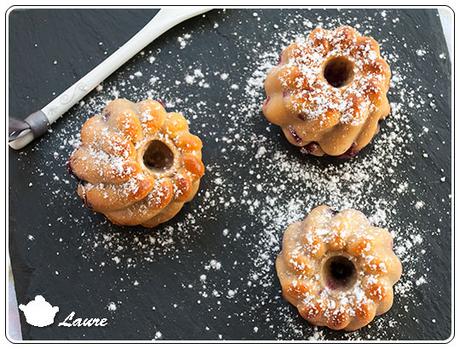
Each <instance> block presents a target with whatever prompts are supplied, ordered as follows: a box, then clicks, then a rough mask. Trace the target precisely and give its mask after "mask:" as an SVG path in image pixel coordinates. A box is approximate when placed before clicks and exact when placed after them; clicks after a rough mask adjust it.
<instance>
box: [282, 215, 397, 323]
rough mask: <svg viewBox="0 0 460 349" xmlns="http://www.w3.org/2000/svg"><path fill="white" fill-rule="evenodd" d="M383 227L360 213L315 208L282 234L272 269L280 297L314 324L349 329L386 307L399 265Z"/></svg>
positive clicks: (386, 231)
mask: <svg viewBox="0 0 460 349" xmlns="http://www.w3.org/2000/svg"><path fill="white" fill-rule="evenodd" d="M392 248H393V238H392V236H391V235H390V233H389V232H388V230H386V229H381V228H376V227H374V226H372V225H371V224H370V223H369V221H368V220H367V218H366V217H365V216H364V215H363V214H362V213H361V212H359V211H356V210H351V209H348V210H344V211H342V212H340V213H335V212H333V211H332V210H331V209H330V208H329V207H328V206H319V207H317V208H315V209H314V210H312V211H311V213H310V214H309V215H308V216H307V217H306V218H305V220H303V221H301V222H296V223H293V224H291V225H290V226H289V227H288V228H287V230H286V232H285V233H284V237H283V248H282V251H281V253H280V254H279V256H278V258H277V259H276V271H277V274H278V277H279V280H280V283H281V287H282V291H283V296H284V298H285V299H286V300H287V301H289V302H290V303H291V304H293V305H294V306H295V307H296V308H297V310H298V311H299V313H300V315H301V316H302V317H303V318H304V319H306V320H307V321H308V322H310V323H311V324H313V325H315V326H327V327H329V328H331V329H334V330H341V329H344V330H347V331H353V330H356V329H358V328H361V327H363V326H365V325H366V324H368V323H369V322H371V321H372V320H373V318H374V317H375V316H376V315H380V314H383V313H385V312H386V311H388V310H389V309H390V308H391V306H392V304H393V285H394V284H395V283H396V282H397V281H398V280H399V278H400V277H401V271H402V268H401V263H400V261H399V259H398V257H397V256H396V255H395V254H394V253H393V251H392Z"/></svg>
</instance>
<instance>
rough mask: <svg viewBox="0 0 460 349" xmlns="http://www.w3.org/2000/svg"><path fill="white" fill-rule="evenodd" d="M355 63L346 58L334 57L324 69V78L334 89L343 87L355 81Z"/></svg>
mask: <svg viewBox="0 0 460 349" xmlns="http://www.w3.org/2000/svg"><path fill="white" fill-rule="evenodd" d="M353 66H354V64H353V62H351V61H349V60H348V59H347V58H345V57H334V58H331V59H330V60H329V62H327V64H326V66H325V67H324V73H323V74H324V78H325V79H326V80H327V82H328V83H329V84H330V85H331V86H334V87H337V88H338V87H343V86H345V85H348V84H349V83H350V82H351V80H353Z"/></svg>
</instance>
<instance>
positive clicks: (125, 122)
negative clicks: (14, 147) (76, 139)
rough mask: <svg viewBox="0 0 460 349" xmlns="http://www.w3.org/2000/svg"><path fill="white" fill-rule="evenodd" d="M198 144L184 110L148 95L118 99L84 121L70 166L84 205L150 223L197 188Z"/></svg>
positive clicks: (116, 218)
mask: <svg viewBox="0 0 460 349" xmlns="http://www.w3.org/2000/svg"><path fill="white" fill-rule="evenodd" d="M201 148H202V143H201V140H200V139H199V138H198V137H197V136H194V135H192V134H190V132H189V127H188V123H187V120H186V119H185V118H184V117H183V116H182V114H180V113H172V112H171V113H168V112H166V111H165V109H164V108H163V105H162V104H161V103H159V102H157V101H153V100H151V99H147V100H144V101H141V102H139V103H133V102H130V101H128V100H126V99H116V100H114V101H112V102H110V103H109V104H108V105H107V106H106V108H105V109H104V110H103V112H102V114H100V115H95V116H93V117H91V118H89V119H88V120H87V121H86V122H85V123H84V125H83V127H82V129H81V145H80V146H79V147H78V148H77V149H76V150H75V151H74V152H73V154H72V155H71V157H70V167H71V170H72V171H73V173H74V174H75V175H76V176H77V177H78V178H80V179H81V180H82V183H80V184H79V185H78V195H79V196H80V197H81V198H82V199H83V200H84V202H85V203H86V204H87V205H88V206H90V207H91V208H93V209H94V210H95V211H97V212H101V213H103V214H104V215H105V216H107V218H108V219H110V220H111V221H112V222H113V223H115V224H120V225H138V224H141V225H143V226H145V227H154V226H156V225H158V224H160V223H163V222H166V221H167V220H169V219H171V218H172V217H174V216H175V215H176V214H177V213H178V212H179V211H180V209H181V208H182V206H183V205H184V203H186V202H188V201H190V200H192V198H193V197H194V196H195V194H196V192H197V191H198V187H199V184H200V178H201V177H202V176H203V174H204V165H203V163H202V161H201Z"/></svg>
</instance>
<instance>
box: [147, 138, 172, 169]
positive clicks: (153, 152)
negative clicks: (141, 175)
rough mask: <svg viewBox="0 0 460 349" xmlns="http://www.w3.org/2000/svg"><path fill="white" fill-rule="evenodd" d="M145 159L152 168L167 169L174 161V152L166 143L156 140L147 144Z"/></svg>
mask: <svg viewBox="0 0 460 349" xmlns="http://www.w3.org/2000/svg"><path fill="white" fill-rule="evenodd" d="M143 160H144V164H145V166H147V167H148V168H149V169H150V170H154V171H166V170H168V169H169V168H170V167H171V166H172V165H173V163H174V154H173V152H172V150H171V148H169V147H168V146H167V145H166V144H165V143H163V142H162V141H159V140H154V141H151V142H150V143H149V145H148V146H147V148H146V150H145V152H144V157H143Z"/></svg>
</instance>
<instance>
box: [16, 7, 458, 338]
mask: <svg viewBox="0 0 460 349" xmlns="http://www.w3.org/2000/svg"><path fill="white" fill-rule="evenodd" d="M155 13H156V10H153V9H140V8H139V9H128V8H127V9H118V10H115V9H113V10H112V9H111V10H108V9H92V10H81V9H78V10H76V9H62V10H52V9H33V10H32V9H30V10H14V11H12V12H11V14H10V15H9V33H10V34H9V42H10V47H9V60H10V70H9V86H10V88H9V98H10V100H9V105H10V110H9V116H12V117H17V118H24V117H25V116H26V115H28V114H29V113H30V112H32V111H34V110H37V109H39V108H40V107H42V106H43V105H45V104H46V103H47V102H48V101H49V100H50V99H51V98H52V97H53V96H54V95H56V94H59V93H60V92H61V91H63V90H64V89H65V88H66V87H67V86H68V85H70V84H71V83H73V82H74V81H75V80H76V79H77V78H78V77H80V76H81V75H83V74H84V73H86V72H87V71H88V70H90V69H91V68H92V67H94V66H95V65H97V63H99V62H100V61H102V60H103V59H104V58H105V57H106V56H107V55H108V54H110V53H112V52H113V51H114V50H115V49H116V48H118V47H119V46H120V45H121V44H123V43H124V42H125V41H126V40H128V39H129V38H130V37H131V36H132V35H133V34H134V33H135V32H137V31H138V30H139V29H140V28H141V27H142V26H143V25H144V24H145V23H147V22H148V20H149V19H150V18H151V17H152V16H153V15H154V14H155ZM318 23H322V24H323V25H325V26H328V25H330V24H331V23H332V24H350V25H354V26H359V25H360V26H361V27H360V30H361V31H364V30H366V28H367V29H369V33H370V34H371V35H372V36H374V37H375V38H376V39H377V40H379V41H381V42H382V49H383V50H384V52H385V53H386V54H388V55H390V56H391V55H393V56H394V55H397V56H398V57H397V59H395V62H397V63H396V66H395V64H392V69H393V73H395V71H396V74H398V71H399V70H400V73H401V74H402V73H404V76H405V79H404V81H405V82H404V85H398V82H397V81H396V83H395V84H396V87H398V88H393V90H392V91H391V94H390V100H391V101H392V102H395V103H397V104H395V105H394V106H393V111H394V114H401V115H402V114H404V116H403V117H402V119H401V120H399V117H398V116H397V115H396V116H392V117H393V119H394V120H395V121H394V124H392V121H389V122H387V123H383V124H382V132H381V134H379V136H378V137H377V140H376V142H375V143H376V144H377V145H375V146H374V145H371V146H369V147H368V148H367V149H366V150H365V151H364V152H363V153H362V154H359V156H358V157H357V158H355V159H352V160H349V161H348V162H347V163H346V164H344V162H343V160H335V159H328V158H324V159H315V158H310V157H306V156H305V155H303V154H300V153H299V151H298V150H297V149H296V148H294V147H292V146H291V145H289V144H288V143H287V142H286V141H285V140H284V138H283V137H282V135H281V134H280V132H279V130H278V128H277V127H274V126H271V125H268V124H267V122H266V121H265V119H264V118H263V117H262V116H261V114H260V112H259V111H258V109H257V108H255V105H258V104H260V103H261V102H262V100H263V93H262V91H261V89H260V83H259V84H258V83H257V81H256V80H257V78H260V76H258V73H257V72H258V71H261V70H262V69H263V67H262V68H261V65H263V62H262V63H261V61H260V59H261V57H265V58H264V59H266V58H267V57H266V55H264V53H265V52H267V53H270V52H275V51H277V50H278V49H280V47H281V44H280V43H279V42H278V38H281V37H283V36H282V35H279V34H280V33H287V37H288V39H293V38H294V36H295V35H296V34H302V33H304V32H307V31H308V30H309V29H308V27H311V26H312V25H313V26H315V25H316V24H318ZM366 26H367V27H366ZM284 38H286V37H285V36H284ZM280 40H281V39H280ZM257 43H259V44H257ZM273 45H279V46H280V47H276V49H275V50H273ZM268 56H269V55H268ZM150 57H153V58H150ZM258 60H259V61H258ZM268 60H272V61H273V60H274V62H273V63H275V64H276V58H275V57H269V58H268ZM390 61H391V59H390ZM398 65H401V67H403V68H401V69H399V68H400V67H398ZM258 69H259V70H258ZM216 72H217V73H216ZM186 74H188V81H189V82H190V83H189V84H188V83H187V82H186V81H187V78H185V76H186ZM202 75H203V76H202ZM450 77H451V72H450V58H449V57H448V53H447V47H446V44H445V40H444V36H443V33H442V27H441V24H440V21H439V16H438V13H437V11H436V10H434V9H424V10H422V9H399V10H396V9H395V10H393V9H392V10H385V11H382V10H379V9H377V8H375V9H368V10H363V9H350V10H342V11H336V10H333V9H311V10H307V9H302V10H300V9H284V10H276V9H270V10H267V9H265V10H260V9H248V10H233V9H229V10H226V11H222V10H214V11H211V12H210V13H208V14H206V15H205V16H199V17H196V18H194V19H191V20H189V21H187V22H185V23H183V24H182V25H179V26H178V27H176V28H174V29H173V30H171V31H169V32H168V33H166V34H165V35H163V36H162V37H161V38H160V39H158V40H157V41H156V42H155V43H153V44H152V45H150V46H149V47H147V48H146V49H145V50H144V52H143V53H141V54H139V55H137V56H136V57H135V58H134V59H133V60H132V61H130V62H129V63H127V64H126V65H125V66H124V67H122V68H121V69H120V71H119V72H118V73H116V74H114V75H113V76H112V77H110V78H109V79H108V80H107V81H106V82H105V83H104V84H103V86H102V88H101V90H99V91H93V92H92V93H91V94H90V95H89V97H88V98H86V99H85V103H84V104H83V103H82V104H81V105H78V106H76V107H74V108H72V109H71V110H70V111H69V112H68V113H67V114H66V115H65V117H63V118H62V119H61V120H59V121H58V122H57V123H56V125H55V126H53V131H52V132H51V133H49V134H48V135H46V136H45V137H44V138H43V139H42V140H40V141H38V142H35V143H33V144H31V145H30V146H29V147H27V148H26V149H24V151H21V152H16V151H13V150H11V149H10V150H9V178H10V187H9V195H10V211H9V224H10V230H9V252H10V257H11V263H12V268H13V274H14V280H15V287H16V292H17V298H18V303H23V304H25V303H27V302H28V301H29V300H31V299H33V298H34V297H35V295H37V294H41V295H43V296H44V297H45V298H46V299H47V301H49V302H50V303H51V304H53V305H58V306H59V307H60V311H59V313H58V315H57V317H56V319H57V320H58V321H62V320H63V319H64V318H65V316H66V315H67V314H69V313H70V312H71V311H74V312H76V316H80V317H107V318H108V321H109V325H108V326H107V327H93V328H62V327H58V326H57V325H56V323H57V321H56V322H55V324H54V325H51V326H49V327H46V328H35V327H32V326H30V325H28V324H27V323H26V322H25V318H24V317H23V315H22V314H21V326H22V333H23V337H24V339H32V340H34V339H49V340H51V339H112V340H117V339H126V340H150V339H167V340H177V339H186V340H192V339H194V340H219V339H227V340H232V339H233V340H237V339H251V340H276V339H296V340H303V339H319V340H335V339H381V340H399V339H404V340H416V339H422V340H445V339H447V338H448V337H449V336H450V334H451V269H450V268H451V258H450V256H451V232H452V231H451V223H450V222H451V217H450V214H451V205H450V194H451V191H450V188H451V186H450V183H451V177H450V172H451V136H450V134H451V104H450V101H451V90H450ZM152 78H153V79H152ZM184 81H185V82H184ZM208 85H209V86H208ZM401 86H403V87H404V91H406V92H407V93H406V94H405V95H403V94H402V90H400V87H401ZM118 94H119V95H120V97H126V98H130V99H133V100H136V99H141V98H145V97H147V96H152V97H154V98H162V99H164V100H166V102H168V103H169V108H170V109H179V110H182V111H184V113H185V114H186V115H187V116H188V117H189V118H190V119H191V121H192V124H191V125H192V126H191V129H192V131H193V132H194V133H196V134H198V135H200V136H201V137H202V139H203V140H204V143H205V148H204V151H203V158H204V162H205V164H206V165H207V166H208V169H207V170H208V172H207V175H206V176H205V177H204V179H203V181H202V186H201V190H200V193H199V195H198V196H197V197H196V198H195V200H194V201H193V202H192V203H191V204H189V205H187V206H186V207H185V208H184V209H183V210H182V211H181V213H180V214H179V215H178V216H177V217H176V218H174V219H173V220H172V221H171V222H170V223H168V224H165V225H163V226H162V227H160V228H159V229H157V230H155V231H153V232H151V231H149V230H147V229H141V228H121V227H116V226H113V225H111V224H109V223H108V222H106V221H105V219H104V218H103V217H102V216H100V215H97V214H94V213H92V212H91V211H90V210H88V209H87V208H85V207H83V206H82V203H81V202H80V200H79V199H78V198H77V197H76V194H75V192H74V190H75V187H76V180H75V179H74V178H73V177H72V176H71V175H70V174H69V173H68V172H67V168H66V159H67V158H68V156H69V154H70V153H71V151H72V149H73V147H72V144H71V143H72V142H73V141H75V140H76V139H77V138H78V134H77V133H78V130H79V128H80V127H81V124H82V123H83V121H84V120H85V119H86V118H87V117H89V116H91V113H95V112H97V111H98V110H99V109H100V108H101V106H102V105H103V103H104V101H105V100H108V99H111V98H114V96H116V95H118ZM248 96H249V97H248ZM419 96H423V98H422V97H420V98H419ZM414 100H415V101H416V103H415V105H413V103H411V102H413V101H414ZM421 100H423V101H424V102H423V103H420V101H421ZM203 102H204V103H203ZM398 106H400V107H401V108H402V111H400V110H398ZM395 110H396V111H395ZM246 114H247V115H249V116H250V119H248V117H247V115H246ZM398 123H399V124H400V125H401V128H405V129H407V130H399V129H398V126H397V125H398ZM395 125H396V126H395ZM239 128H241V129H240V130H238V129H239ZM392 130H396V131H397V132H399V133H398V135H400V136H401V137H403V138H404V139H403V140H401V139H396V138H395V140H390V141H387V139H389V137H390V136H389V135H391V132H390V131H392ZM427 130H428V131H427ZM401 137H400V138H401ZM390 138H391V137H390ZM229 139H230V140H229ZM379 140H381V141H382V143H381V144H383V146H385V145H392V144H396V147H394V148H391V149H384V150H385V151H388V152H393V153H394V154H395V160H394V161H393V160H391V158H390V157H382V158H379V155H378V154H377V153H378V152H382V149H381V147H382V146H379V144H380V143H379ZM392 142H393V143H392ZM273 154H277V156H282V158H283V161H285V164H294V165H295V167H294V168H296V169H298V168H301V169H302V171H303V172H308V171H310V170H311V171H312V173H313V174H314V176H316V177H314V176H313V178H319V179H318V181H319V182H320V183H323V184H324V183H325V182H324V179H322V177H321V175H322V173H323V172H322V171H324V173H325V176H326V174H331V173H334V174H335V175H337V174H338V175H340V173H342V172H340V171H343V168H348V169H349V170H350V171H353V170H354V169H355V168H356V169H358V168H363V169H364V170H363V171H364V172H365V173H369V171H370V172H372V170H370V168H369V167H366V166H365V162H366V161H368V160H369V159H377V160H379V159H383V160H382V161H384V162H385V161H387V162H388V164H386V163H384V165H385V166H387V165H388V167H389V168H392V169H394V170H395V172H396V175H390V174H388V175H385V176H383V177H382V178H383V179H382V180H379V181H376V182H375V183H374V182H373V179H372V176H371V178H370V179H369V178H364V179H362V178H361V179H358V180H357V182H359V181H363V183H365V185H364V186H362V187H359V183H358V187H359V188H360V189H359V193H358V194H356V195H358V196H356V206H357V207H358V208H360V209H362V210H363V211H364V212H365V213H366V214H373V213H375V212H374V209H375V207H370V206H369V204H368V203H369V202H373V201H374V199H375V201H376V200H377V199H382V200H386V201H384V202H388V204H387V207H386V208H384V209H383V210H384V211H385V213H386V214H387V215H390V216H391V217H392V218H391V220H390V221H389V222H387V223H388V225H389V228H391V229H394V230H396V231H397V233H398V236H399V238H398V239H397V240H396V241H397V242H398V241H399V244H400V245H404V246H405V247H406V250H407V251H406V252H401V253H405V254H406V256H407V262H403V265H404V267H405V271H406V275H405V276H404V277H403V283H402V284H403V285H405V286H404V287H406V286H407V290H408V291H407V290H406V294H405V296H403V294H404V290H403V289H404V287H402V290H401V291H400V292H398V293H401V295H400V296H398V295H396V297H395V304H394V306H393V308H392V309H391V311H390V312H389V313H388V314H386V315H385V316H383V317H381V318H379V320H378V321H376V322H375V323H373V324H371V326H369V327H366V328H364V329H362V330H360V331H358V332H355V333H353V334H345V333H342V332H331V331H328V330H325V329H317V328H313V327H311V326H309V325H308V324H307V323H306V322H305V321H303V320H302V319H301V318H300V317H299V316H298V315H297V313H296V311H295V309H293V308H292V307H291V306H289V305H288V304H287V303H286V302H285V301H284V300H282V298H281V297H280V290H279V284H278V281H277V279H276V277H275V276H274V275H275V272H274V269H273V264H272V263H273V260H274V258H275V256H276V253H277V248H279V239H280V237H281V235H282V232H283V229H284V228H283V227H285V226H286V224H288V223H291V222H292V221H295V220H296V219H298V218H300V217H301V215H299V214H300V213H302V212H303V213H306V212H307V210H308V209H309V208H311V207H313V206H315V205H317V204H321V203H323V202H317V201H318V200H319V198H322V196H318V195H317V194H316V192H315V184H314V183H313V185H311V183H310V184H308V185H310V189H308V188H307V189H303V187H304V186H307V184H306V183H305V181H304V179H305V177H302V178H300V179H299V178H297V177H293V175H292V174H290V171H289V170H288V171H286V172H283V171H282V170H276V168H277V167H276V166H278V165H277V164H278V162H277V160H276V159H274V158H273ZM280 161H281V160H280ZM392 162H394V163H393V164H392ZM286 166H287V165H286ZM344 166H345V167H344ZM363 166H364V167H363ZM336 168H337V169H340V171H339V170H337V171H338V172H337V173H336V172H335V171H336ZM379 169H382V167H379ZM277 171H278V172H277ZM291 172H292V171H291ZM375 175H376V177H378V174H375ZM283 176H286V178H284V177H283ZM395 176H396V177H395ZM260 178H262V179H260ZM267 178H268V181H267V180H266V179H267ZM334 178H336V177H334ZM326 180H327V179H326ZM259 181H260V182H259ZM260 183H262V184H263V185H264V187H263V188H261V186H262V184H260ZM270 183H273V186H274V187H276V188H277V190H276V191H274V192H275V194H276V195H275V197H276V198H275V199H276V200H277V201H276V204H273V202H272V201H270V200H267V198H268V196H267V193H268V192H269V191H270V188H269V187H268V185H269V184H270ZM283 183H286V184H287V188H286V186H283ZM355 185H356V183H355ZM296 186H297V187H298V188H296ZM399 187H401V188H399ZM280 188H281V189H280ZM369 188H372V190H368V189H369ZM407 188H408V189H407ZM248 192H249V195H248ZM299 193H300V194H299ZM334 193H336V192H334ZM400 193H402V194H400ZM339 194H340V190H339ZM331 195H332V194H331ZM344 195H345V194H344ZM346 195H348V196H347V197H348V198H354V196H353V195H355V194H350V193H348V194H346ZM339 196H340V195H339ZM272 197H273V195H272ZM241 198H244V199H241ZM294 199H295V202H294V203H293V201H292V200H294ZM329 200H330V201H331V203H332V204H335V206H340V205H341V204H340V197H338V198H337V197H335V198H333V197H331V198H329ZM255 201H257V205H256V204H255ZM269 201H270V202H271V203H267V202H269ZM339 208H340V207H339ZM293 212H294V214H293ZM272 218H273V220H276V219H278V220H279V221H280V222H281V224H279V225H274V224H272V223H271V219H272ZM404 234H407V236H405V235H404ZM411 234H415V235H414V236H415V237H409V235H410V236H412V235H411ZM417 237H418V238H420V237H421V238H422V239H423V242H420V243H419V245H417V244H418V242H417ZM411 239H412V240H411ZM271 240H275V241H274V242H273V241H271ZM417 246H418V247H417ZM264 249H266V251H265V250H264ZM415 255H423V258H420V257H419V256H415ZM203 275H204V276H203ZM261 280H262V281H261ZM408 292H409V294H407V293H408Z"/></svg>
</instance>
